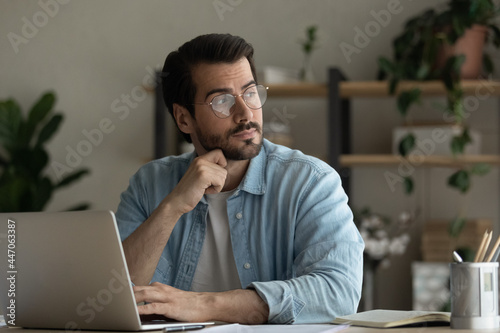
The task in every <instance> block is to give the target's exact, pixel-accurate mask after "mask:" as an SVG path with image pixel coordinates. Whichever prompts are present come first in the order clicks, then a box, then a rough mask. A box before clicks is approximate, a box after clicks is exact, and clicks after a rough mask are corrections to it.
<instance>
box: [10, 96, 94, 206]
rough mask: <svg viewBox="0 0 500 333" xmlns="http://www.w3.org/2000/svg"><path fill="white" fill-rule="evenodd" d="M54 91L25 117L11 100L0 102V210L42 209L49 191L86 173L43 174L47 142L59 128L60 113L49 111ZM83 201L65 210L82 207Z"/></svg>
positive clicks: (53, 100)
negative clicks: (54, 175)
mask: <svg viewBox="0 0 500 333" xmlns="http://www.w3.org/2000/svg"><path fill="white" fill-rule="evenodd" d="M55 101H56V97H55V94H54V93H52V92H49V93H45V94H43V96H42V97H41V98H40V99H39V100H38V101H37V102H36V103H35V105H34V106H33V107H32V108H31V110H30V111H29V112H28V114H27V116H24V115H23V113H22V111H21V108H20V107H19V104H18V103H17V102H16V101H15V100H14V99H7V100H3V101H0V211H1V212H29V211H41V210H43V209H44V208H45V206H46V204H47V203H48V202H49V200H50V198H51V197H52V194H53V193H54V192H55V191H56V190H59V189H60V188H62V187H65V186H67V185H69V184H71V183H73V182H75V181H77V180H78V179H80V178H81V177H83V176H84V175H85V174H87V173H88V172H89V170H88V169H86V168H81V169H78V170H75V171H73V172H72V173H70V174H68V175H66V176H65V177H62V179H59V180H58V181H54V180H52V179H51V178H50V177H48V176H47V175H46V174H45V172H44V171H45V169H46V167H47V166H48V164H49V154H48V152H47V150H46V148H45V145H46V144H47V142H48V141H49V140H50V139H52V137H53V135H54V134H55V133H56V132H57V130H58V129H59V126H60V125H61V123H62V120H63V116H62V114H60V113H55V114H53V113H52V110H53V107H54V104H55ZM88 207H89V205H88V204H86V203H82V204H79V205H75V206H73V207H70V208H69V209H68V210H84V209H87V208H88Z"/></svg>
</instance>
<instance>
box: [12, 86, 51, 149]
mask: <svg viewBox="0 0 500 333" xmlns="http://www.w3.org/2000/svg"><path fill="white" fill-rule="evenodd" d="M55 100H56V98H55V95H54V94H53V93H50V92H49V93H46V94H44V95H43V96H42V97H41V98H40V99H39V100H38V101H37V102H36V103H35V105H34V106H33V107H32V108H31V111H30V112H29V114H28V120H27V121H26V122H25V123H24V124H23V126H22V128H21V131H20V138H19V139H20V141H21V142H22V143H23V144H24V145H29V144H30V143H31V140H32V138H33V134H34V133H35V131H36V129H37V127H38V126H39V125H40V124H41V123H42V122H43V120H44V119H45V117H47V115H48V114H49V113H50V111H51V110H52V108H53V106H54V104H55Z"/></svg>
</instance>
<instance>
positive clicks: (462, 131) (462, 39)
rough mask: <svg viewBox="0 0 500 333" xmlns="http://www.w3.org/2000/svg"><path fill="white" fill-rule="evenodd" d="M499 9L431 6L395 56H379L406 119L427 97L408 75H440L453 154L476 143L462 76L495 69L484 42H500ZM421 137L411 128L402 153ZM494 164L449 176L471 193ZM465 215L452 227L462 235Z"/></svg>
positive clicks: (408, 185)
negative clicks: (407, 83)
mask: <svg viewBox="0 0 500 333" xmlns="http://www.w3.org/2000/svg"><path fill="white" fill-rule="evenodd" d="M498 14H499V8H498V7H496V6H495V4H494V3H493V1H491V0H451V1H449V2H448V4H447V5H446V8H444V9H443V10H440V11H438V10H436V9H429V10H426V11H425V12H423V13H421V14H419V15H417V16H415V17H412V18H410V19H409V20H408V21H407V22H406V24H405V26H404V29H403V32H402V33H401V34H400V35H398V36H397V37H396V38H395V40H394V42H393V47H394V53H393V59H392V60H390V59H387V58H385V57H381V58H379V61H378V64H379V68H380V71H379V78H380V79H388V80H389V92H390V93H391V94H397V108H398V111H399V112H400V114H401V116H402V117H403V119H404V121H405V123H406V124H408V123H409V117H408V114H409V110H410V109H411V107H412V106H414V105H415V104H419V103H420V102H421V90H420V89H419V88H412V89H409V90H403V89H398V85H399V83H400V81H402V80H414V81H426V80H440V81H442V82H443V85H444V87H445V89H446V105H445V106H443V107H441V108H442V111H443V112H444V117H445V118H446V119H447V120H448V121H452V122H453V124H454V125H456V126H457V127H458V128H459V131H458V134H456V135H454V137H453V138H452V139H451V142H450V150H451V152H452V154H453V156H455V157H456V156H459V155H461V154H463V153H464V150H465V147H466V146H467V145H468V144H470V143H471V142H472V139H471V135H470V131H469V128H468V127H467V125H466V124H465V122H464V115H465V113H464V111H465V110H464V105H463V98H464V92H463V89H462V87H461V80H462V79H478V78H479V76H480V74H481V68H483V69H484V72H485V73H486V74H490V73H492V72H493V63H492V61H491V58H490V56H489V55H488V54H487V53H485V52H484V49H483V44H485V43H491V44H493V45H494V46H495V47H496V48H498V47H499V46H500V29H499V28H498V25H497V24H496V23H495V22H494V19H495V18H496V17H497V15H498ZM415 145H416V137H415V135H414V133H412V132H411V131H409V132H408V133H407V134H406V135H404V136H403V137H402V138H401V140H400V141H399V144H398V152H399V154H401V155H402V156H403V157H407V156H408V155H409V154H410V152H411V151H412V150H413V149H414V148H415ZM488 170H489V167H488V166H487V165H484V164H480V165H474V166H472V167H465V166H463V167H460V168H459V169H458V170H457V171H456V172H455V173H453V174H452V175H451V176H450V177H449V178H448V180H447V184H448V185H449V186H451V187H452V188H455V189H457V190H459V191H460V192H461V193H466V192H467V191H468V189H469V188H470V184H471V182H470V178H471V176H472V175H484V174H485V173H487V172H488ZM404 184H405V191H406V193H411V192H412V191H413V188H414V184H413V180H412V178H411V177H405V179H404ZM464 223H465V218H464V217H463V214H459V216H457V217H456V218H455V220H454V222H453V223H452V224H451V226H450V233H451V234H452V235H457V234H458V233H459V232H460V230H461V227H462V226H463V224H464Z"/></svg>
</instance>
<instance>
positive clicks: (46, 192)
mask: <svg viewBox="0 0 500 333" xmlns="http://www.w3.org/2000/svg"><path fill="white" fill-rule="evenodd" d="M53 189H54V187H53V185H52V182H51V180H50V179H49V178H48V177H43V178H42V179H41V180H40V181H39V182H37V183H35V184H32V185H31V189H30V192H31V193H30V194H31V198H30V199H31V200H29V202H25V203H24V204H25V206H24V207H23V208H22V209H23V211H33V212H38V211H42V210H43V208H44V207H45V205H46V204H47V203H48V202H49V200H50V198H51V197H52V192H53Z"/></svg>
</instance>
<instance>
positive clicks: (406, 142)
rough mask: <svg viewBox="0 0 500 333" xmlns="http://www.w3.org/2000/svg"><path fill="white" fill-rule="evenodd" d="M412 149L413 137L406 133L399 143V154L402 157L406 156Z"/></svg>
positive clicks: (413, 145)
mask: <svg viewBox="0 0 500 333" xmlns="http://www.w3.org/2000/svg"><path fill="white" fill-rule="evenodd" d="M413 147H415V135H413V134H412V133H408V134H407V135H406V136H405V137H403V138H402V139H401V141H400V142H399V146H398V151H399V154H401V155H402V156H407V155H408V154H409V153H410V151H411V150H412V149H413Z"/></svg>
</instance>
